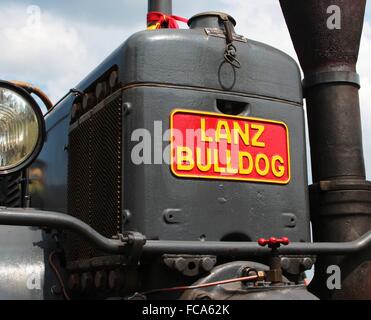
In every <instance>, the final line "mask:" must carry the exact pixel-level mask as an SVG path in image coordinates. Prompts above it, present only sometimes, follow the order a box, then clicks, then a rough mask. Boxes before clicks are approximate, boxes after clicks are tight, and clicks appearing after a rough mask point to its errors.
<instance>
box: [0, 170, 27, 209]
mask: <svg viewBox="0 0 371 320" xmlns="http://www.w3.org/2000/svg"><path fill="white" fill-rule="evenodd" d="M21 178H22V174H21V173H15V174H9V175H6V176H3V177H0V206H3V207H9V208H17V207H21V204H22V188H21Z"/></svg>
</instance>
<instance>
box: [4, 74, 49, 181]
mask: <svg viewBox="0 0 371 320" xmlns="http://www.w3.org/2000/svg"><path fill="white" fill-rule="evenodd" d="M0 88H4V89H7V90H9V91H13V92H14V93H16V94H18V95H20V96H21V97H22V98H23V99H24V100H25V101H26V102H27V103H28V104H29V106H30V107H31V108H32V110H33V111H34V113H35V115H36V118H37V122H38V130H39V132H38V133H39V136H38V140H37V143H36V146H35V147H34V150H33V151H32V152H31V153H30V154H29V155H28V157H27V158H25V159H24V160H23V161H22V162H21V163H19V164H17V165H15V166H14V167H12V168H7V169H1V167H0V176H4V175H9V174H12V173H16V172H20V171H22V170H24V169H25V168H27V167H29V165H30V164H31V163H32V162H33V161H34V160H35V159H36V158H37V157H38V155H39V154H40V152H41V149H42V147H43V145H44V142H45V137H46V129H45V121H44V116H43V114H42V112H41V109H40V107H39V105H38V104H37V102H36V101H35V99H34V98H33V97H32V96H31V94H30V93H29V92H27V90H25V89H23V88H20V87H18V86H16V85H14V84H13V83H11V82H8V81H3V80H0Z"/></svg>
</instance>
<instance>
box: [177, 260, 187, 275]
mask: <svg viewBox="0 0 371 320" xmlns="http://www.w3.org/2000/svg"><path fill="white" fill-rule="evenodd" d="M174 267H175V269H176V270H178V271H180V272H182V271H184V270H185V269H186V268H187V261H186V260H185V259H184V258H178V259H175V261H174Z"/></svg>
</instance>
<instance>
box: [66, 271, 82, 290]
mask: <svg viewBox="0 0 371 320" xmlns="http://www.w3.org/2000/svg"><path fill="white" fill-rule="evenodd" d="M67 285H68V289H70V290H71V291H77V290H78V289H80V277H79V275H78V274H71V275H70V276H69V277H68V281H67Z"/></svg>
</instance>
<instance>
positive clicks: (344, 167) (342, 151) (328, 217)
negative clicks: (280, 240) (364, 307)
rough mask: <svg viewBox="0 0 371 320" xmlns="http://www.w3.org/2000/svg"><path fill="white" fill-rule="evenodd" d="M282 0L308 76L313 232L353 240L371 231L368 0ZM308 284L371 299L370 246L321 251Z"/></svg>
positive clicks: (340, 295)
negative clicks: (336, 280) (334, 272)
mask: <svg viewBox="0 0 371 320" xmlns="http://www.w3.org/2000/svg"><path fill="white" fill-rule="evenodd" d="M280 4H281V8H282V11H283V14H284V16H285V20H286V23H287V26H288V29H289V31H290V35H291V38H292V41H293V44H294V47H295V50H296V53H297V55H298V58H299V61H300V64H301V67H302V69H303V71H304V75H305V78H304V81H303V86H304V93H305V98H306V102H307V112H308V125H309V135H310V146H311V156H312V170H313V172H312V175H313V183H314V184H313V185H312V186H310V197H311V220H312V224H313V232H314V239H315V241H324V242H328V241H329V242H343V241H352V240H354V239H356V238H358V237H359V236H362V235H363V234H365V233H366V232H368V231H369V230H371V183H370V182H368V181H366V180H365V165H364V157H363V149H362V130H361V116H360V107H359V94H358V90H359V88H360V81H359V76H358V74H357V73H356V63H357V59H358V52H359V45H360V39H361V34H362V28H363V21H364V14H365V6H366V0H357V1H354V0H301V1H300V4H299V3H298V0H280ZM333 265H335V266H339V267H340V271H341V289H339V286H337V285H335V286H332V285H331V283H330V285H329V283H328V282H329V277H330V276H331V274H328V273H327V271H328V267H330V266H333ZM329 270H330V269H329ZM330 282H331V281H330ZM334 287H335V290H333V289H334ZM336 288H337V289H336ZM310 289H311V290H312V292H313V293H314V294H316V295H317V296H319V297H320V298H324V299H371V252H370V250H367V251H366V252H362V253H361V254H357V255H354V256H350V257H348V258H346V257H320V258H319V259H318V261H317V263H316V265H315V277H314V280H313V283H312V284H311V287H310Z"/></svg>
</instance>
